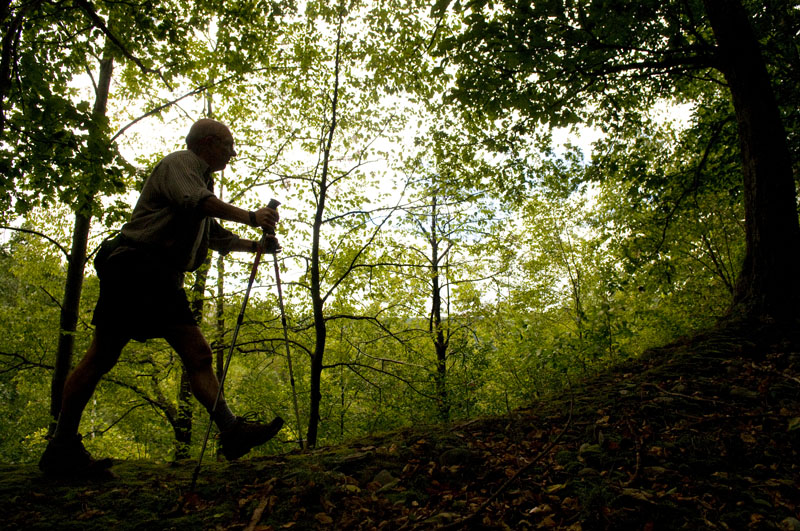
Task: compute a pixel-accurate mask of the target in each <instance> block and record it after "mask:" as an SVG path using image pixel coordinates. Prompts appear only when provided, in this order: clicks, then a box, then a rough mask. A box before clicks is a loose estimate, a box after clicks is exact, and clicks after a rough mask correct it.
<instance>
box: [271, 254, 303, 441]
mask: <svg viewBox="0 0 800 531" xmlns="http://www.w3.org/2000/svg"><path fill="white" fill-rule="evenodd" d="M272 262H273V264H275V284H276V285H277V286H278V306H279V307H280V309H281V324H282V325H283V342H284V344H285V345H286V361H287V362H288V365H289V382H290V383H291V384H292V400H294V416H295V418H296V419H297V438H298V439H299V440H300V449H301V450H305V449H306V441H305V439H303V432H302V429H301V427H300V409H298V407H297V389H295V387H294V371H292V355H291V353H290V352H289V331H288V328H287V326H286V310H285V309H284V307H283V289H282V288H281V273H280V270H279V269H278V254H277V253H275V254H273V255H272Z"/></svg>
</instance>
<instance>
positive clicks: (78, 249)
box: [50, 43, 114, 433]
mask: <svg viewBox="0 0 800 531" xmlns="http://www.w3.org/2000/svg"><path fill="white" fill-rule="evenodd" d="M111 48H112V45H111V44H110V43H107V44H106V51H105V54H104V56H103V59H102V60H101V61H100V73H99V75H98V79H97V93H96V96H95V102H94V108H93V109H92V119H93V121H94V122H95V123H97V122H98V121H100V120H101V119H102V118H104V117H105V115H106V106H107V104H108V93H109V89H110V87H111V77H112V75H113V73H114V58H113V57H112V55H111V53H110V50H111ZM102 135H103V131H102V130H100V129H99V128H97V127H96V126H91V127H90V130H89V145H103V140H104V139H103V137H102ZM97 167H98V170H97V171H100V172H102V165H101V164H99V163H98V164H97ZM102 179H103V176H102V174H96V175H89V176H87V187H86V189H85V191H84V192H83V193H82V194H79V195H78V201H77V205H76V208H75V225H74V227H73V231H72V246H71V250H70V255H69V260H68V261H67V280H66V284H65V286H64V300H63V302H62V304H61V317H60V321H59V328H60V330H59V336H58V350H57V351H56V363H55V370H54V371H53V380H52V383H51V386H50V415H51V416H52V417H53V422H52V423H51V425H50V431H51V433H52V431H53V430H54V429H55V423H56V421H57V420H58V414H59V413H60V412H61V397H62V394H63V392H64V382H65V381H66V379H67V374H68V373H69V371H70V369H71V368H72V354H73V350H74V345H75V331H76V330H77V325H78V315H79V311H80V303H81V291H82V290H83V273H84V268H85V266H86V248H87V245H88V241H89V228H90V225H91V221H92V205H93V203H94V196H95V193H96V192H97V187H98V185H99V183H100V182H101V181H102Z"/></svg>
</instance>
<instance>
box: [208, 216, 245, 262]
mask: <svg viewBox="0 0 800 531" xmlns="http://www.w3.org/2000/svg"><path fill="white" fill-rule="evenodd" d="M240 239H241V238H239V237H238V236H237V235H235V234H234V233H232V232H231V231H229V230H228V229H225V228H223V227H222V225H220V224H219V223H218V222H217V220H216V219H213V218H211V226H210V227H209V231H208V246H209V247H211V248H212V249H214V250H215V251H217V252H218V253H219V254H221V255H223V256H224V255H226V254H228V253H229V252H231V248H233V245H234V244H235V243H236V242H238V241H239V240H240Z"/></svg>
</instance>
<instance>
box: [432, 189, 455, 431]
mask: <svg viewBox="0 0 800 531" xmlns="http://www.w3.org/2000/svg"><path fill="white" fill-rule="evenodd" d="M436 222H437V201H436V196H434V197H433V204H432V206H431V229H430V244H431V320H430V325H429V331H430V334H431V338H432V340H433V348H434V351H435V352H436V373H435V374H434V383H435V387H436V407H437V408H438V410H439V418H440V419H441V420H442V421H443V422H449V421H450V398H449V396H448V392H447V340H446V338H445V334H444V328H443V323H442V293H441V290H442V288H441V286H440V284H439V278H440V277H439V260H440V259H441V257H440V256H439V240H438V232H437V230H436Z"/></svg>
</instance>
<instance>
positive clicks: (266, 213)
mask: <svg viewBox="0 0 800 531" xmlns="http://www.w3.org/2000/svg"><path fill="white" fill-rule="evenodd" d="M255 215H256V224H257V225H258V226H259V227H261V228H262V229H265V230H267V231H268V232H272V233H274V232H275V225H276V224H277V223H278V220H280V216H279V215H278V211H277V210H274V209H272V208H269V207H264V208H259V209H258V210H256V211H255Z"/></svg>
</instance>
